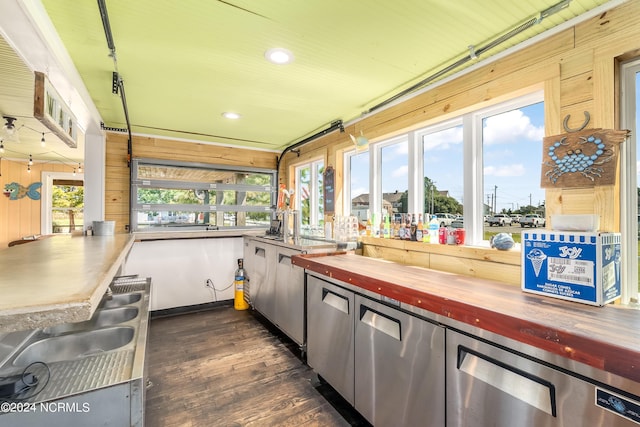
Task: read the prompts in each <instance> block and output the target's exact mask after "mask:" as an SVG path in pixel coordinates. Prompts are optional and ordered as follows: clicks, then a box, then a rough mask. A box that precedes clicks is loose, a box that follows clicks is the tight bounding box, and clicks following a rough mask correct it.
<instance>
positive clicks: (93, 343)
mask: <svg viewBox="0 0 640 427" xmlns="http://www.w3.org/2000/svg"><path fill="white" fill-rule="evenodd" d="M133 335H134V330H133V328H131V327H128V326H116V327H112V328H104V329H96V330H93V331H86V332H78V333H75V334H69V335H61V336H58V337H51V338H45V339H43V340H40V341H36V342H34V343H33V344H30V345H29V346H27V347H26V348H25V349H24V350H22V351H21V352H20V354H18V356H17V357H16V358H15V359H14V360H13V365H14V366H27V365H29V364H30V363H33V362H48V363H50V362H59V361H63V360H74V359H80V358H83V357H87V356H92V355H95V354H99V353H102V352H105V351H109V350H115V349H117V348H120V347H123V346H125V345H127V344H128V343H130V342H131V340H132V339H133Z"/></svg>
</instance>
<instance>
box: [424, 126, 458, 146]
mask: <svg viewBox="0 0 640 427" xmlns="http://www.w3.org/2000/svg"><path fill="white" fill-rule="evenodd" d="M456 144H462V127H461V126H456V127H454V128H449V129H445V130H443V131H441V132H436V133H432V134H430V135H426V136H425V137H424V148H425V150H448V149H449V148H451V146H452V145H456Z"/></svg>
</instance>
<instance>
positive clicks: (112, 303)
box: [99, 292, 142, 308]
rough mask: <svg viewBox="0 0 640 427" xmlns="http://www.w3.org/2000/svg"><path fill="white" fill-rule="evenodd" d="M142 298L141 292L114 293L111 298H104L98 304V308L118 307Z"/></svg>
mask: <svg viewBox="0 0 640 427" xmlns="http://www.w3.org/2000/svg"><path fill="white" fill-rule="evenodd" d="M141 298H142V294H141V293H138V292H136V293H130V294H116V295H113V296H112V297H111V299H104V300H102V303H101V304H100V306H99V308H112V307H120V306H123V305H127V304H133V303H136V302H138V301H140V299H141Z"/></svg>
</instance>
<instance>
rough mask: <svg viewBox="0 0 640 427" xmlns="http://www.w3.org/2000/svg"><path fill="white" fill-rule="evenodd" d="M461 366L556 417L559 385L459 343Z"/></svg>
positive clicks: (470, 373) (464, 369)
mask: <svg viewBox="0 0 640 427" xmlns="http://www.w3.org/2000/svg"><path fill="white" fill-rule="evenodd" d="M458 369H459V370H460V371H462V372H465V373H466V374H468V375H471V376H472V377H474V378H476V379H478V380H479V381H482V382H484V383H487V384H489V385H491V386H493V387H496V388H497V389H499V390H501V391H502V392H504V393H506V394H509V395H510V396H513V397H515V398H516V399H519V400H521V401H523V402H525V403H527V404H529V405H531V406H534V407H536V408H538V409H539V410H541V411H544V412H546V413H548V414H550V415H552V416H554V417H555V416H556V398H555V397H556V396H555V386H554V385H553V384H552V383H551V382H549V381H547V380H544V379H542V378H540V377H537V376H535V375H532V374H530V373H527V372H526V371H524V370H522V369H519V368H516V367H514V366H510V365H507V364H506V363H503V362H500V361H499V360H496V359H494V358H492V357H490V356H487V355H485V354H482V353H480V352H477V351H475V350H472V349H470V348H466V347H464V346H458Z"/></svg>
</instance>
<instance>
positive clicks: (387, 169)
mask: <svg viewBox="0 0 640 427" xmlns="http://www.w3.org/2000/svg"><path fill="white" fill-rule="evenodd" d="M380 158H381V161H382V169H381V171H380V177H381V179H382V185H381V188H382V211H383V212H384V213H389V214H394V213H407V212H408V200H407V196H408V190H409V143H408V141H407V140H404V141H400V142H397V143H395V144H391V145H387V146H384V147H382V149H381V152H380Z"/></svg>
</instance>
